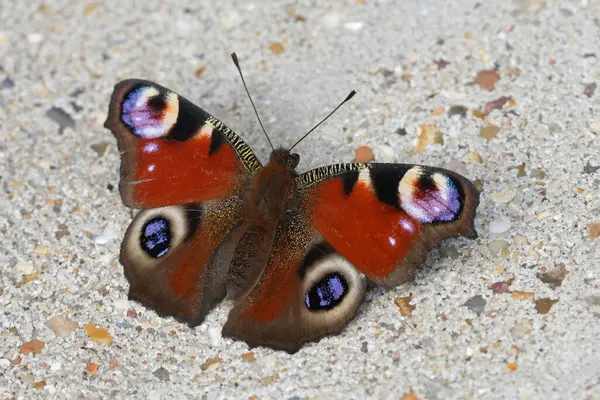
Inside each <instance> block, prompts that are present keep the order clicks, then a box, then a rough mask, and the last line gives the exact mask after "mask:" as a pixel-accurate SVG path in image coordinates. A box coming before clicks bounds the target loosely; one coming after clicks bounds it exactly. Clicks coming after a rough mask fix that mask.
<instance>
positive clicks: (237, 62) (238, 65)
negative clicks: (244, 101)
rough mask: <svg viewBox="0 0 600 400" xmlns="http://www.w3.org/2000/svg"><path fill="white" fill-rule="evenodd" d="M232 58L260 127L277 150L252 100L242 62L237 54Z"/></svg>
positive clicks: (232, 54) (233, 54) (232, 55)
mask: <svg viewBox="0 0 600 400" xmlns="http://www.w3.org/2000/svg"><path fill="white" fill-rule="evenodd" d="M231 59H232V60H233V63H234V64H235V67H236V68H237V70H238V72H239V73H240V78H242V83H243V84H244V89H246V93H247V94H248V98H249V99H250V103H252V108H253V109H254V113H255V114H256V118H258V123H259V124H260V127H261V128H262V130H263V132H264V133H265V136H266V137H267V140H268V141H269V145H270V146H271V149H273V150H275V148H274V147H273V143H271V139H270V138H269V135H267V131H266V130H265V127H264V126H263V123H262V121H261V120H260V116H259V115H258V111H257V110H256V106H255V105H254V101H253V100H252V96H250V92H249V91H248V86H246V81H245V80H244V74H242V69H241V68H240V62H239V60H238V58H237V54H235V53H231Z"/></svg>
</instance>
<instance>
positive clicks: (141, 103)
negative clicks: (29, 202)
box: [105, 79, 260, 208]
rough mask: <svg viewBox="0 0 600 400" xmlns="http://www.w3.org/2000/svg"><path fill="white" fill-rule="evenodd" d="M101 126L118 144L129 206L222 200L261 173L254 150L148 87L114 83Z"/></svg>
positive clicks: (202, 114) (123, 190)
mask: <svg viewBox="0 0 600 400" xmlns="http://www.w3.org/2000/svg"><path fill="white" fill-rule="evenodd" d="M105 126H106V127H107V128H109V129H110V130H111V131H112V132H113V133H114V134H115V136H116V137H117V140H118V145H119V150H120V151H121V182H120V185H119V187H120V191H121V196H122V198H123V202H124V203H125V204H126V205H128V206H130V207H135V208H155V207H162V206H167V205H173V204H183V203H189V202H193V201H202V200H210V199H218V198H222V197H225V196H228V195H230V194H232V193H233V192H234V190H235V189H236V188H237V187H238V186H240V185H241V184H242V183H243V182H244V179H245V178H246V177H247V176H248V175H251V174H253V173H254V172H256V171H257V170H258V169H259V168H260V163H259V162H258V160H257V159H256V157H255V156H254V153H253V152H252V150H251V149H250V148H249V147H248V146H247V145H246V144H245V143H244V142H243V141H242V140H241V139H240V138H239V137H238V136H237V135H236V134H235V133H234V132H233V131H232V130H231V129H229V128H228V127H226V126H225V125H224V124H223V123H222V122H220V121H219V120H217V119H216V118H214V117H213V116H212V115H210V114H208V113H207V112H205V111H204V110H202V109H201V108H199V107H197V106H195V105H194V104H192V103H191V102H189V101H188V100H186V99H185V98H183V97H181V96H179V95H178V94H176V93H174V92H172V91H170V90H168V89H166V88H164V87H162V86H160V85H157V84H155V83H152V82H148V81H143V80H135V79H132V80H126V81H122V82H120V83H118V84H117V85H116V86H115V90H114V92H113V95H112V99H111V103H110V106H109V114H108V118H107V120H106V123H105Z"/></svg>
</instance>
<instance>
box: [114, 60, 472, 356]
mask: <svg viewBox="0 0 600 400" xmlns="http://www.w3.org/2000/svg"><path fill="white" fill-rule="evenodd" d="M232 57H233V58H234V62H235V64H236V66H237V67H238V70H239V64H238V61H237V57H235V54H233V55H232ZM240 75H241V71H240ZM242 80H243V76H242ZM244 86H245V83H244ZM246 90H247V89H246ZM353 94H354V92H352V93H351V95H350V96H348V98H347V99H346V100H348V99H349V98H350V97H351V96H352V95H353ZM250 100H251V98H250ZM346 100H345V101H346ZM342 104H343V102H342ZM340 106H341V104H340ZM338 108H339V106H338ZM336 109H337V108H336ZM334 111H335V110H334ZM257 115H258V114H257ZM330 115H331V114H330ZM105 126H106V127H107V128H108V129H110V130H111V131H112V132H113V134H114V135H115V136H116V138H117V141H118V147H119V150H120V152H121V181H120V184H119V189H120V193H121V197H122V200H123V203H124V204H125V205H126V206H127V207H131V208H136V209H142V211H141V212H139V213H138V214H137V216H136V217H135V219H134V220H133V221H132V222H131V224H130V226H129V228H128V229H127V232H126V234H125V238H124V240H123V243H122V246H121V255H120V261H121V263H122V264H123V266H124V268H125V274H126V277H127V278H128V280H129V282H130V292H129V296H130V298H132V299H135V300H137V301H140V302H142V303H143V304H145V305H147V306H148V307H150V308H153V309H154V310H156V311H157V312H158V313H159V314H161V315H171V316H174V317H176V318H178V319H180V320H182V321H185V322H187V323H188V324H189V325H190V326H196V325H198V324H200V323H201V322H202V321H203V319H204V317H205V316H206V314H207V313H208V312H209V311H210V310H211V309H212V308H213V307H214V306H215V304H216V303H218V302H220V301H221V300H222V299H223V298H225V296H226V295H229V296H230V297H231V298H233V299H234V307H233V309H232V310H231V312H230V314H229V317H228V320H227V322H226V324H225V326H224V327H223V334H224V335H225V336H228V337H232V338H237V339H241V340H243V341H245V342H247V343H248V344H249V345H252V346H255V345H256V346H257V345H261V346H268V347H271V348H275V349H281V350H286V351H288V352H295V351H297V350H298V349H299V348H300V347H301V346H302V344H303V343H305V342H307V341H314V340H317V339H319V338H321V337H323V336H324V335H327V334H331V333H336V332H339V331H340V330H341V329H342V327H343V326H344V325H345V324H346V322H347V321H348V320H350V319H351V318H352V317H353V316H354V315H355V314H356V311H357V309H358V307H359V305H360V303H361V301H362V300H363V297H364V295H365V291H366V286H367V281H371V282H374V283H376V284H381V285H384V286H387V287H393V286H396V285H399V284H401V283H404V282H407V281H410V280H412V279H413V277H414V273H415V267H416V266H417V265H419V264H420V263H422V262H423V260H424V258H425V255H426V253H427V251H428V250H429V249H430V248H431V247H432V246H434V245H435V244H437V243H438V242H439V241H440V240H442V239H445V238H449V237H454V236H458V235H463V236H466V237H470V238H474V237H476V236H477V234H476V231H475V228H474V218H475V211H476V208H477V205H478V203H479V193H478V192H477V190H476V189H475V187H474V186H473V184H472V183H471V182H470V181H469V180H467V179H466V178H464V177H462V176H461V175H459V174H457V173H454V172H452V171H448V170H445V169H441V168H432V167H426V166H419V165H411V164H383V163H346V164H335V165H330V166H326V167H321V168H316V169H313V170H311V171H308V172H305V173H303V174H298V173H297V172H296V167H297V165H298V163H299V156H298V154H295V153H292V152H291V149H292V148H290V149H285V148H278V149H274V150H273V152H272V154H271V157H270V160H269V162H268V164H267V165H265V166H263V165H261V163H260V162H259V160H258V159H257V158H256V156H255V155H254V152H253V151H252V149H251V148H250V147H249V146H248V145H247V144H246V143H244V141H243V140H242V139H241V138H240V137H239V136H238V135H237V134H235V132H233V131H232V130H231V129H230V128H228V127H227V126H225V124H223V123H222V122H221V121H219V120H218V119H216V118H215V117H213V116H212V115H210V114H208V113H207V112H206V111H204V110H202V109H201V108H199V107H197V106H195V105H194V104H192V103H191V102H189V101H188V100H186V99H184V98H183V97H181V96H179V95H178V94H176V93H174V92H172V91H170V90H169V89H166V88H164V87H162V86H160V85H157V84H156V83H153V82H149V81H144V80H137V79H132V80H125V81H122V82H120V83H118V84H117V85H116V86H115V89H114V92H113V95H112V99H111V102H110V106H109V113H108V118H107V120H106V123H105ZM261 126H262V123H261ZM311 131H312V130H311ZM305 136H306V135H305ZM297 143H298V142H297ZM297 143H296V144H297ZM294 146H295V145H294ZM294 146H292V147H294Z"/></svg>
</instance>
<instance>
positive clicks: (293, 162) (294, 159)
mask: <svg viewBox="0 0 600 400" xmlns="http://www.w3.org/2000/svg"><path fill="white" fill-rule="evenodd" d="M299 162H300V156H299V155H298V154H296V153H292V154H290V155H289V156H288V158H287V159H286V161H285V167H286V168H287V169H295V168H296V167H297V166H298V163H299Z"/></svg>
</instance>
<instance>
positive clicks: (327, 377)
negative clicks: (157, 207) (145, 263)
mask: <svg viewBox="0 0 600 400" xmlns="http://www.w3.org/2000/svg"><path fill="white" fill-rule="evenodd" d="M118 3H121V2H116V1H98V2H89V1H67V0H65V1H59V0H57V1H48V2H46V3H42V2H38V1H30V2H29V1H28V2H25V1H16V0H3V1H2V2H0V135H1V140H0V186H1V188H2V190H1V193H0V239H1V240H0V249H1V251H0V393H2V398H4V399H12V398H15V399H16V398H34V397H60V398H101V397H103V398H107V397H111V398H177V399H180V398H202V399H204V398H206V399H213V398H256V399H264V398H275V399H303V398H325V397H327V398H382V399H386V398H390V399H398V398H403V396H405V395H407V396H411V395H414V396H416V397H406V398H407V399H415V398H419V399H466V398H474V399H482V398H485V399H491V398H499V399H500V398H505V399H514V398H521V399H532V398H544V399H566V398H569V399H599V398H600V349H599V345H600V339H599V338H600V238H598V239H596V240H593V238H594V236H595V235H597V233H595V229H600V227H598V228H595V225H593V223H600V191H599V187H600V169H598V167H599V166H600V106H599V103H600V101H599V100H600V88H597V89H595V86H594V84H595V83H598V85H599V86H600V40H599V39H598V38H600V20H599V19H600V2H598V1H596V0H579V1H541V0H522V1H506V0H503V1H498V0H490V1H481V2H476V1H473V0H455V1H451V2H447V1H443V0H439V1H433V0H426V1H421V0H418V1H417V0H410V1H401V2H400V1H388V2H382V1H381V2H378V1H373V0H365V1H357V0H348V1H344V2H341V1H339V2H333V1H330V2H316V1H305V0H302V1H299V2H297V4H295V5H293V4H294V2H290V1H268V2H267V1H265V2H259V1H255V2H247V1H232V0H223V1H219V2H218V4H219V5H218V6H212V5H210V4H209V2H208V1H194V2H187V3H189V4H188V5H187V6H185V7H184V6H182V5H181V3H182V2H175V1H166V0H164V1H154V0H152V1H147V0H145V1H141V0H140V1H130V2H127V3H128V4H129V5H128V6H127V7H123V6H121V5H118ZM215 3H217V2H215ZM326 3H328V4H326ZM231 51H236V52H237V53H238V55H239V57H240V59H241V62H242V66H243V69H244V71H245V75H246V78H247V81H248V83H249V87H250V90H251V91H252V93H253V94H254V96H255V101H256V103H257V106H258V108H259V110H260V111H261V113H262V116H263V119H264V121H265V125H266V127H267V130H268V131H269V132H271V135H272V137H273V140H274V142H275V143H277V144H288V145H289V144H290V143H292V141H294V140H295V138H297V137H299V136H300V135H301V134H302V133H304V132H305V131H306V130H307V129H308V128H309V127H310V126H311V125H312V124H314V123H315V122H316V121H317V119H318V118H320V117H322V116H323V115H324V114H325V113H326V111H327V110H329V109H330V108H331V107H332V106H334V105H335V104H336V103H337V102H338V101H340V100H341V99H343V98H344V96H345V95H346V94H347V93H348V91H349V90H350V89H352V88H356V89H358V92H359V93H358V95H357V96H356V97H355V98H354V99H353V100H352V101H351V102H350V103H349V104H347V105H346V106H345V107H344V108H343V109H342V110H341V111H339V113H338V114H337V115H336V116H335V117H334V118H333V119H332V120H330V121H328V122H327V123H326V124H325V125H324V126H323V127H322V128H320V129H319V130H318V131H317V132H316V133H314V134H313V135H312V136H311V137H310V138H309V139H307V140H306V141H304V142H303V144H302V145H301V146H299V148H298V150H299V152H300V154H301V156H302V160H301V163H300V169H301V170H303V171H304V170H306V169H308V168H311V167H316V166H319V165H323V164H326V163H332V162H342V161H351V160H353V158H354V151H355V149H356V148H357V147H359V146H370V147H371V148H372V149H373V150H374V153H375V157H376V159H377V160H378V161H385V162H394V161H402V162H413V163H424V164H430V165H438V166H443V165H445V166H447V167H450V168H452V169H455V170H457V171H459V172H461V173H463V174H465V175H466V176H468V177H470V178H471V179H473V180H476V182H477V185H478V186H479V188H481V189H482V190H483V192H482V203H481V205H480V207H479V213H478V217H477V220H476V226H477V229H478V231H479V234H480V236H479V238H478V239H477V240H475V241H470V240H467V239H458V240H450V241H447V242H445V243H444V244H443V245H442V246H440V247H438V248H437V249H435V250H434V251H432V252H431V255H430V257H429V258H428V260H427V262H426V264H425V265H424V266H423V268H421V269H420V272H419V274H418V276H417V279H416V281H415V282H414V283H412V284H407V285H404V286H401V287H398V288H396V289H395V290H387V291H386V290H382V289H375V290H372V291H371V292H370V294H369V296H368V297H367V301H366V302H365V303H364V304H363V306H362V307H361V309H360V311H359V313H358V315H357V317H356V318H355V319H354V320H353V321H352V322H351V323H350V324H349V325H348V326H347V328H346V329H345V330H344V331H343V333H342V334H340V335H338V336H334V337H328V338H326V339H324V340H322V341H320V342H319V343H312V344H309V345H307V346H305V347H304V348H303V349H302V350H301V351H299V352H298V353H297V354H295V355H289V354H286V353H283V352H277V351H272V350H270V349H266V348H255V349H252V350H250V349H249V348H248V347H247V346H246V345H245V344H244V343H242V342H234V341H232V340H229V339H223V338H222V337H221V334H220V328H221V326H222V325H223V323H224V321H225V319H226V317H227V312H228V310H229V309H230V306H231V304H229V303H227V302H225V303H223V304H222V305H220V306H219V307H217V308H216V309H215V310H214V311H213V312H212V313H211V314H210V315H209V316H208V318H207V319H206V321H205V323H203V324H202V325H201V326H199V327H197V328H196V329H193V330H192V329H190V328H188V327H187V326H185V325H182V324H180V323H178V322H176V321H174V320H173V319H170V318H168V319H163V318H160V317H158V316H157V315H156V314H155V313H154V312H152V311H150V310H148V309H146V308H144V307H143V306H141V305H139V304H136V303H134V302H128V300H127V290H128V284H127V281H126V280H125V278H124V276H123V273H122V268H121V266H120V265H119V264H118V261H117V257H118V252H119V245H120V240H121V237H122V235H123V233H124V231H125V229H126V227H127V225H128V223H129V221H130V218H131V217H130V212H129V210H128V209H126V208H125V207H123V206H122V204H121V201H120V198H119V195H118V193H117V190H116V189H115V188H116V186H117V184H118V180H119V175H118V167H119V154H118V152H117V148H116V143H115V140H114V138H113V137H112V135H111V134H110V133H109V132H108V131H106V130H105V129H103V128H102V123H103V121H104V119H105V116H106V110H107V103H108V100H109V95H110V93H111V91H112V87H113V85H114V83H115V82H116V81H118V80H120V79H123V78H129V77H143V78H147V79H151V80H155V81H157V82H159V83H161V84H162V85H164V86H167V87H170V88H171V89H173V90H175V91H177V92H179V93H181V94H183V95H184V96H186V97H188V98H189V99H190V100H192V101H194V102H196V103H198V104H199V105H201V106H202V107H203V108H205V109H206V110H208V111H210V112H212V113H213V114H215V115H216V116H217V117H219V118H221V119H222V120H223V121H225V122H226V123H227V124H228V125H229V126H230V127H232V128H234V129H235V130H236V131H237V132H238V133H239V134H240V135H241V136H242V138H244V139H245V140H246V141H247V142H248V143H249V144H250V145H252V146H253V148H254V149H255V150H256V152H257V154H258V155H259V157H260V158H261V159H262V160H265V159H266V158H267V157H268V152H267V147H268V145H267V143H266V141H265V139H264V137H263V136H262V134H261V133H260V130H259V127H258V123H257V121H256V119H255V117H254V115H253V112H252V110H251V108H250V106H249V102H248V100H247V98H246V97H245V94H244V90H243V87H242V85H241V84H240V81H239V78H238V76H237V74H236V71H235V68H234V66H233V65H232V63H231V61H230V59H229V53H230V52H231ZM434 60H435V61H437V63H436V62H434ZM494 69H495V70H496V73H494V72H489V73H487V76H486V74H484V75H482V76H480V77H483V78H486V77H487V78H488V79H479V80H477V79H476V77H477V75H478V73H479V72H480V71H484V70H494ZM489 78H499V80H498V81H497V82H495V85H494V87H493V88H491V90H489V89H486V88H485V87H482V86H486V85H490V84H492V83H493V80H494V79H492V81H490V79H489ZM503 96H506V97H510V98H511V99H512V100H510V101H506V102H505V104H503V105H502V107H500V109H496V110H490V108H491V106H488V110H487V111H488V112H487V113H486V112H485V111H486V104H487V103H489V102H491V101H495V100H498V99H501V98H502V97H503ZM499 103H502V101H500V102H498V103H497V104H499ZM452 106H464V107H466V109H461V108H457V107H454V108H452V109H451V107H452ZM461 112H462V114H464V115H461ZM450 114H455V115H450ZM484 114H486V115H484ZM57 121H58V122H57ZM423 125H437V130H439V131H440V133H441V135H442V136H441V137H442V138H443V143H441V144H440V143H436V144H431V145H428V146H423V145H424V143H423V142H420V143H419V144H420V145H421V147H424V151H423V152H417V151H416V147H415V143H414V141H415V139H416V138H417V133H418V132H419V130H420V131H422V132H423V131H428V130H431V129H433V128H427V127H425V128H423V127H422V126H423ZM420 127H421V128H420ZM494 127H496V128H494ZM482 128H484V129H483V130H482ZM482 135H483V136H485V137H482ZM439 141H440V140H437V142H439ZM561 268H564V270H565V271H566V276H565V278H564V280H561V279H560V278H561V277H560V275H561V274H560V271H561ZM549 271H554V273H556V274H557V275H559V276H558V279H557V278H556V277H554V279H553V278H552V277H550V278H548V276H547V275H545V274H544V273H546V272H549ZM542 278H544V279H542ZM544 281H546V282H544ZM494 284H495V285H494ZM492 285H493V286H492ZM407 296H412V299H411V301H410V302H411V304H412V305H414V310H413V311H412V316H409V315H408V313H407V309H406V307H405V308H404V309H403V312H401V310H400V309H399V307H398V306H397V305H396V304H395V303H396V300H397V299H400V298H405V297H407ZM553 300H554V301H556V302H554V303H553ZM550 305H551V307H550V308H549V306H550ZM548 308H549V309H548ZM53 317H60V318H67V320H64V319H63V320H62V328H60V329H59V328H57V327H56V324H57V323H58V322H61V320H60V318H56V319H54V320H53V322H52V323H51V324H50V326H52V328H53V329H51V328H50V326H49V325H48V321H49V320H50V319H51V318H53ZM85 324H95V325H96V326H97V327H98V328H103V329H107V330H108V333H109V335H110V337H108V336H104V337H103V336H102V335H101V333H102V332H100V336H99V337H98V334H94V333H93V332H92V331H91V330H90V326H87V329H88V332H87V333H86V329H85V328H84V325H85ZM61 335H62V337H61ZM94 338H95V339H96V340H98V341H100V342H102V341H105V342H107V344H102V343H98V342H96V341H94V340H93V339H94ZM33 340H37V341H38V342H31V341H33ZM111 340H112V343H110V344H108V342H110V341H111ZM24 345H25V346H24ZM22 346H24V347H22ZM42 347H43V348H42ZM28 351H31V353H30V354H21V353H27V352H28ZM250 351H252V352H253V354H248V353H249V352H250Z"/></svg>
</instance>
